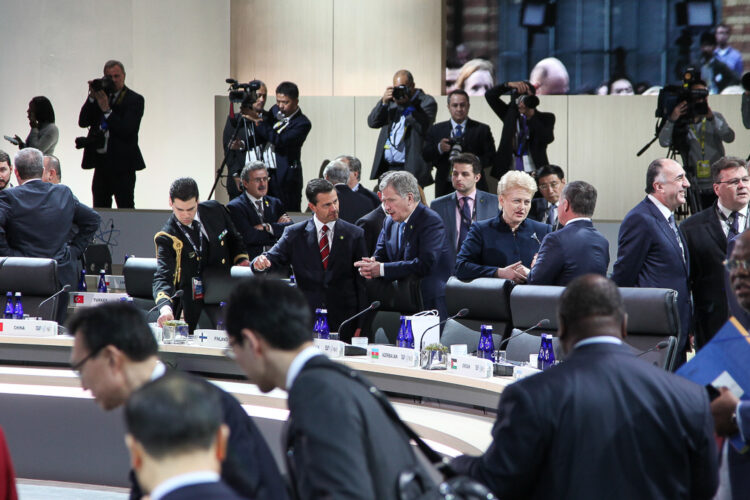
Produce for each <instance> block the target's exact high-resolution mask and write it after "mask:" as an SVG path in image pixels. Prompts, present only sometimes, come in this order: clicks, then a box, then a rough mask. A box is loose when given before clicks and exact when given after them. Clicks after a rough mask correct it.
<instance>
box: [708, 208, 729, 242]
mask: <svg viewBox="0 0 750 500" xmlns="http://www.w3.org/2000/svg"><path fill="white" fill-rule="evenodd" d="M717 211H718V206H717V205H716V203H714V205H713V211H712V212H711V216H710V217H708V218H707V219H706V223H705V224H706V231H707V232H708V234H710V235H711V237H712V238H713V239H714V241H716V244H717V245H719V248H721V250H722V252H724V253H725V254H726V252H727V237H726V236H724V230H723V229H722V228H721V222H719V216H718V215H717V214H716V212H717Z"/></svg>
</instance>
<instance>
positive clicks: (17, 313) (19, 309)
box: [13, 292, 23, 319]
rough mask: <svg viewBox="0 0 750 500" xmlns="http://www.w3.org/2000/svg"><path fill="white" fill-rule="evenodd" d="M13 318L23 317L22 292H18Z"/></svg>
mask: <svg viewBox="0 0 750 500" xmlns="http://www.w3.org/2000/svg"><path fill="white" fill-rule="evenodd" d="M13 318H14V319H23V304H22V303H21V292H16V304H15V305H14V306H13Z"/></svg>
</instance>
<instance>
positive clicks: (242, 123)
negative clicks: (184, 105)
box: [206, 103, 260, 200]
mask: <svg viewBox="0 0 750 500" xmlns="http://www.w3.org/2000/svg"><path fill="white" fill-rule="evenodd" d="M230 106H233V104H232V103H230ZM240 130H243V131H244V132H245V138H246V139H248V140H249V139H250V138H252V141H253V147H252V149H253V150H254V151H256V157H260V156H259V155H258V154H257V150H258V143H257V140H256V138H255V124H254V123H253V122H252V120H248V119H247V118H245V116H244V115H242V114H240V115H239V117H238V118H237V125H236V126H235V128H234V133H233V134H232V137H231V138H230V139H229V141H228V142H227V148H226V150H225V151H224V159H223V160H222V161H221V165H220V166H219V169H218V170H217V171H216V179H214V184H213V186H211V192H210V193H208V198H206V199H207V200H210V199H211V197H212V196H213V194H214V191H216V185H217V184H219V180H220V179H221V178H222V176H223V175H224V167H226V165H227V156H229V151H231V150H230V149H229V145H230V144H232V143H233V142H234V141H235V139H237V135H238V134H239V131H240ZM246 142H249V141H246ZM249 149H250V145H249V144H246V149H245V151H247V150H249ZM227 177H229V176H228V175H227Z"/></svg>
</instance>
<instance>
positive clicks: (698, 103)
mask: <svg viewBox="0 0 750 500" xmlns="http://www.w3.org/2000/svg"><path fill="white" fill-rule="evenodd" d="M699 76H700V71H699V70H698V69H697V68H695V67H693V66H690V67H688V68H687V69H685V71H684V72H683V74H682V85H667V86H665V87H664V88H663V89H661V90H660V91H659V99H658V101H657V105H656V112H655V113H654V114H655V115H656V117H657V118H663V119H668V118H669V116H670V115H671V114H672V111H674V108H676V107H677V105H678V104H680V103H681V102H683V101H684V102H686V103H687V112H686V113H685V114H684V115H683V116H681V117H680V120H678V121H682V122H692V121H693V120H694V119H695V117H696V116H702V115H705V114H707V113H708V103H707V102H706V97H708V90H707V89H693V88H691V86H692V85H693V84H695V83H696V82H697V81H698V77H699Z"/></svg>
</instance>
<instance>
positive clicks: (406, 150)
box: [367, 69, 437, 187]
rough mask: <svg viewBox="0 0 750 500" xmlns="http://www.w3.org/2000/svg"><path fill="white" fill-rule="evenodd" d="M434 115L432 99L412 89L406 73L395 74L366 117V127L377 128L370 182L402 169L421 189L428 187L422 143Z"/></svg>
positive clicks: (427, 173) (434, 107)
mask: <svg viewBox="0 0 750 500" xmlns="http://www.w3.org/2000/svg"><path fill="white" fill-rule="evenodd" d="M436 114H437V103H436V102H435V99H433V98H432V96H430V95H427V94H425V93H424V91H423V90H422V89H418V88H415V86H414V77H413V76H412V74H411V73H410V72H409V71H407V70H405V69H402V70H399V71H397V72H396V74H395V75H393V85H392V86H388V87H386V89H385V93H383V97H382V99H380V100H379V101H378V102H377V104H375V107H374V108H373V109H372V111H371V112H370V116H368V117H367V125H368V126H369V127H370V128H380V135H379V136H378V144H377V146H376V148H375V159H374V161H373V164H372V172H371V174H370V179H378V178H380V176H381V175H382V174H384V173H385V172H388V171H391V170H406V171H407V172H409V173H411V174H413V175H414V177H416V178H417V182H418V183H419V185H420V186H421V187H425V186H429V185H430V184H432V182H433V180H432V174H430V167H429V165H427V163H425V161H424V160H423V159H422V142H423V140H424V137H425V134H426V133H427V129H428V128H430V125H432V124H433V123H434V122H435V115H436Z"/></svg>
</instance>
